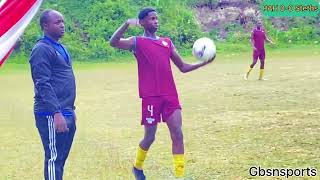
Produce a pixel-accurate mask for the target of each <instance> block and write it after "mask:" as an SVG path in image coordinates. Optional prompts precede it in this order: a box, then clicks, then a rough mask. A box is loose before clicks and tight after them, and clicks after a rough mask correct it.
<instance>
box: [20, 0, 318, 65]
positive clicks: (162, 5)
mask: <svg viewBox="0 0 320 180" xmlns="http://www.w3.org/2000/svg"><path fill="white" fill-rule="evenodd" d="M212 5H217V0H201V1H198V0H197V1H195V0H180V1H177V0H152V1H151V0H108V1H106V0H59V1H55V0H47V1H45V3H44V4H43V6H42V8H41V11H42V10H44V9H46V8H52V9H56V10H59V11H61V12H62V13H63V14H64V15H65V21H66V30H67V33H66V35H65V37H64V38H63V40H62V41H63V43H64V44H66V45H67V47H68V50H69V51H70V53H71V54H72V56H73V59H75V60H78V61H86V60H88V59H94V60H110V59H115V58H116V57H121V56H126V55H127V54H128V53H127V52H124V51H120V50H116V49H114V48H112V47H110V45H109V43H108V40H109V39H110V37H111V35H112V34H113V32H114V31H115V30H116V28H117V27H118V26H120V25H121V24H122V23H123V22H125V21H126V20H127V19H128V18H131V17H136V16H137V12H138V11H139V10H140V9H141V7H146V6H152V7H155V8H156V9H157V11H158V12H159V16H160V17H159V18H160V29H159V32H158V34H159V35H162V36H169V37H171V39H172V40H173V42H174V43H175V46H176V47H177V49H178V50H179V51H180V52H181V53H182V54H190V52H191V51H190V48H191V47H192V43H193V42H194V41H195V39H197V38H199V37H201V36H209V37H211V38H213V39H215V40H218V39H217V38H216V31H215V29H212V30H211V31H210V32H203V31H202V30H201V27H200V26H199V22H197V19H196V18H195V16H194V12H195V11H196V8H199V7H203V6H212ZM41 11H40V12H41ZM38 19H39V15H38V16H37V17H35V18H34V20H33V22H32V23H31V24H30V25H29V26H28V28H27V30H26V32H25V34H24V36H23V37H22V38H21V40H20V43H19V46H17V48H16V51H15V53H14V54H15V55H16V56H17V55H19V56H23V57H26V56H28V54H29V53H30V50H31V48H32V46H33V45H34V43H35V42H36V40H37V39H38V38H39V37H41V35H42V33H41V31H40V28H39V26H38ZM290 22H291V23H292V25H291V27H290V29H289V30H287V31H280V30H278V29H276V28H275V27H273V25H272V23H271V21H270V19H265V25H266V27H267V29H268V31H269V34H270V36H271V37H273V39H274V40H275V41H276V42H277V43H278V44H279V46H287V45H288V42H291V41H294V42H295V43H304V44H305V43H309V44H311V43H313V44H314V43H315V40H316V39H319V38H320V30H319V28H315V27H314V25H313V24H312V23H315V22H320V18H319V16H318V17H312V18H307V19H306V18H300V19H297V18H292V21H290ZM225 28H227V32H228V36H227V38H225V39H223V40H222V42H221V43H219V42H217V43H218V44H219V47H218V49H220V50H221V51H226V50H227V49H228V50H229V49H230V48H234V49H235V50H239V51H241V50H243V49H245V48H249V44H248V39H249V36H250V33H248V32H244V31H242V30H241V28H242V27H241V26H240V25H238V24H230V25H228V26H227V27H225ZM141 33H142V29H139V28H130V30H129V31H128V33H127V35H128V36H129V35H136V34H141ZM219 41H221V39H220V40H219Z"/></svg>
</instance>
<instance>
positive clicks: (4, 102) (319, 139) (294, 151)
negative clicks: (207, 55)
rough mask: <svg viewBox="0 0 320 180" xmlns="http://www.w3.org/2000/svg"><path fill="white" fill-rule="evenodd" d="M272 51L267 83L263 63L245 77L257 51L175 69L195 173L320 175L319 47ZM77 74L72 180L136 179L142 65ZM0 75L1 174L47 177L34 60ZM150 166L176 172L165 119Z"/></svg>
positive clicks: (104, 66)
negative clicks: (261, 76)
mask: <svg viewBox="0 0 320 180" xmlns="http://www.w3.org/2000/svg"><path fill="white" fill-rule="evenodd" d="M267 58H268V59H267V64H266V78H268V79H269V80H268V81H263V82H261V81H258V80H257V78H258V67H256V68H255V70H254V71H253V72H252V74H251V76H250V79H249V80H248V81H244V80H243V79H242V75H243V74H244V72H245V71H246V70H247V68H248V65H249V64H250V62H251V61H250V59H251V52H243V53H241V54H239V53H235V54H232V53H230V54H224V55H220V54H218V57H217V59H216V61H215V62H214V63H213V64H211V65H208V66H207V67H204V68H202V69H200V70H197V71H195V72H191V73H188V74H182V73H180V72H178V71H177V70H176V68H174V74H175V80H176V84H177V87H178V90H179V94H180V101H181V104H182V106H183V130H184V137H185V149H186V159H187V166H186V170H187V171H186V172H187V177H189V178H190V179H194V180H206V179H207V180H211V179H250V178H252V177H250V175H249V173H248V170H249V168H250V167H251V166H262V167H265V168H275V167H277V168H306V167H314V168H316V169H317V170H318V171H317V174H318V177H316V178H314V179H319V178H320V176H319V173H320V157H319V152H320V122H319V119H320V86H319V79H320V71H319V67H320V61H319V59H320V52H319V49H318V48H295V49H287V50H272V51H270V53H269V54H267ZM189 61H192V60H191V59H189ZM75 73H76V78H77V92H78V93H77V101H76V105H77V114H78V122H77V128H78V129H77V133H76V137H75V141H74V145H73V148H72V151H71V154H70V156H69V159H68V161H67V164H66V167H65V179H72V180H73V179H75V180H77V179H78V180H85V179H88V180H100V179H110V180H114V179H117V180H118V179H119V180H120V179H123V180H127V179H133V176H131V174H130V169H131V166H132V163H133V161H134V157H135V152H136V148H137V144H138V142H139V140H140V138H141V137H142V135H143V128H142V127H141V126H140V125H139V122H140V111H141V110H140V99H139V98H138V95H137V94H138V92H137V67H136V64H135V63H91V64H90V63H76V64H75ZM0 82H1V88H0V89H1V95H0V99H1V101H0V110H1V111H0V112H1V113H0V132H1V133H0V134H1V136H0V141H1V147H0V149H1V157H0V179H1V180H2V179H4V180H5V179H8V180H21V179H36V180H37V179H42V168H43V167H42V166H43V163H42V162H43V150H42V145H41V142H40V138H39V135H38V132H37V130H36V128H35V123H34V118H33V114H32V106H33V86H32V81H31V75H30V72H29V67H28V65H26V64H14V63H7V64H5V65H4V67H3V68H2V69H1V70H0ZM145 172H146V175H147V177H148V178H149V179H151V180H164V179H172V156H171V142H170V137H169V134H168V130H167V127H166V126H165V125H164V124H161V125H160V126H159V129H158V133H157V138H156V141H155V143H154V145H153V146H152V147H151V149H150V151H149V153H148V158H147V160H146V163H145ZM266 179H268V178H266ZM269 179H271V178H269ZM297 179H298V178H297Z"/></svg>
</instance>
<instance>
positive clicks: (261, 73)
mask: <svg viewBox="0 0 320 180" xmlns="http://www.w3.org/2000/svg"><path fill="white" fill-rule="evenodd" d="M263 74H264V69H260V75H259V79H262V78H263Z"/></svg>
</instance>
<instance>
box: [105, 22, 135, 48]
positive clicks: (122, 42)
mask: <svg viewBox="0 0 320 180" xmlns="http://www.w3.org/2000/svg"><path fill="white" fill-rule="evenodd" d="M129 26H139V20H138V19H128V20H127V21H126V22H125V23H123V24H122V25H121V26H120V27H119V28H118V29H117V30H116V32H114V33H113V35H112V37H111V39H110V45H111V46H112V47H115V48H119V49H125V50H132V48H133V46H134V38H133V37H130V38H126V39H124V38H122V37H123V35H124V33H125V32H126V31H127V30H128V28H129Z"/></svg>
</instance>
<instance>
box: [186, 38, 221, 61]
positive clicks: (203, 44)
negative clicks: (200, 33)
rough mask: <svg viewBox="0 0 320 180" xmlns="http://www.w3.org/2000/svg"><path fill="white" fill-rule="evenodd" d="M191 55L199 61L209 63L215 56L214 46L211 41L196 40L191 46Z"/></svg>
mask: <svg viewBox="0 0 320 180" xmlns="http://www.w3.org/2000/svg"><path fill="white" fill-rule="evenodd" d="M192 54H193V56H195V57H196V58H197V59H198V60H199V61H209V60H211V59H212V58H213V57H214V56H215V54H216V45H215V44H214V42H213V40H211V39H209V38H206V37H203V38H200V39H197V40H196V41H195V42H194V44H193V48H192Z"/></svg>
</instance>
